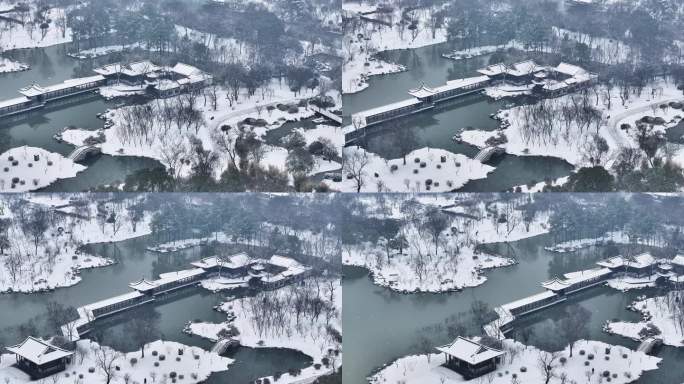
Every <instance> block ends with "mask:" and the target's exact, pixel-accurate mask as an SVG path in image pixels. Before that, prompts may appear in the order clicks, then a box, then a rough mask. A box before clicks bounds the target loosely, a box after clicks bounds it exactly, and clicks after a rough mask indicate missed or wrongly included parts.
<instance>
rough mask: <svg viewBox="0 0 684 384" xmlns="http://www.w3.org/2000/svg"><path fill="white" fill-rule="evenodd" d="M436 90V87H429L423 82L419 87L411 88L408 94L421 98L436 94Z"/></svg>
mask: <svg viewBox="0 0 684 384" xmlns="http://www.w3.org/2000/svg"><path fill="white" fill-rule="evenodd" d="M435 93H436V92H435V90H434V89H432V88H430V87H427V86H426V85H425V84H422V85H421V86H420V87H419V88H416V89H409V91H408V94H409V95H411V96H414V97H417V98H419V99H422V98H425V97H429V96H432V95H434V94H435Z"/></svg>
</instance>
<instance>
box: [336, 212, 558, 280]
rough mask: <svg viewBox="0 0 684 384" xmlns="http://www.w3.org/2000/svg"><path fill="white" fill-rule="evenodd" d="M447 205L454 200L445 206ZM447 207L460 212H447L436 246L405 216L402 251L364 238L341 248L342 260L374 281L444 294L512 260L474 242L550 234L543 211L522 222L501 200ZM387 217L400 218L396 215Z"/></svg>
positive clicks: (480, 278) (402, 231)
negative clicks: (486, 251)
mask: <svg viewBox="0 0 684 384" xmlns="http://www.w3.org/2000/svg"><path fill="white" fill-rule="evenodd" d="M368 203H370V202H368ZM433 204H434V203H433ZM450 204H453V201H450V202H448V203H447V204H446V205H450ZM422 209H423V210H421V211H419V213H421V214H425V212H426V211H424V210H425V209H427V207H423V208H422ZM445 211H447V212H454V213H458V214H461V215H453V216H450V217H451V219H450V221H449V225H448V226H447V229H446V230H444V231H443V233H442V234H441V235H440V240H438V244H439V246H438V247H437V250H436V249H435V242H434V241H433V237H432V235H431V234H430V233H428V232H427V231H426V230H425V229H424V228H423V227H422V226H421V225H420V223H416V222H413V221H411V220H409V221H406V222H404V224H403V226H402V228H401V229H400V233H401V235H402V236H403V237H404V238H405V239H406V241H407V244H408V246H406V247H405V248H404V249H403V251H402V253H399V252H398V251H397V250H394V249H390V250H389V254H388V249H387V248H385V247H383V246H382V244H384V242H383V241H379V243H382V244H371V243H368V242H366V243H362V244H358V245H355V246H352V247H345V249H344V251H343V256H342V259H343V262H344V264H347V265H355V266H361V267H364V268H367V269H368V270H370V271H371V272H372V278H373V282H374V283H375V284H377V285H380V286H384V287H388V288H390V289H392V290H395V291H399V292H418V291H420V292H446V291H452V290H458V289H463V288H466V287H475V286H478V285H481V284H483V283H485V282H486V281H487V278H486V277H485V276H483V271H485V270H487V269H491V268H499V267H505V266H509V265H512V264H514V263H515V261H514V260H512V259H510V258H505V257H500V256H496V255H489V254H483V253H478V252H476V251H475V247H476V246H477V245H478V244H484V243H495V242H503V241H516V240H520V239H524V238H528V237H532V236H537V235H540V234H543V233H546V232H548V228H547V225H546V223H547V221H548V214H547V213H538V214H536V215H535V217H534V218H533V220H532V222H530V223H529V225H525V224H524V223H523V219H522V217H523V213H522V211H519V210H517V209H515V207H514V206H512V205H506V204H503V203H492V204H490V205H488V206H487V205H486V204H485V203H484V202H482V203H480V204H477V205H475V206H470V207H468V208H467V209H465V207H460V206H458V205H456V206H455V207H450V208H446V209H445ZM491 211H496V212H498V214H497V216H499V215H504V214H505V215H506V216H507V222H506V223H500V222H499V221H498V219H497V218H496V217H495V216H490V215H488V212H491ZM391 216H392V217H393V218H395V219H399V220H401V219H402V215H401V214H400V213H397V214H392V215H391ZM467 216H472V217H474V218H470V217H467ZM454 229H455V230H456V231H457V232H456V233H454ZM435 252H436V253H435Z"/></svg>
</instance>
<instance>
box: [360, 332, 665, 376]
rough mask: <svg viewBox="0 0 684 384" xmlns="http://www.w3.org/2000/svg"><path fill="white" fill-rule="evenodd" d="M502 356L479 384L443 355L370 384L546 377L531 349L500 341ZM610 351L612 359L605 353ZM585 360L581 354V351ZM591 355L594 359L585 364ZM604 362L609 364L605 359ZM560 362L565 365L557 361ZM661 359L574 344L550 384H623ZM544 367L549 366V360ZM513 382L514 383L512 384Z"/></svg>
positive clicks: (397, 367) (416, 359)
mask: <svg viewBox="0 0 684 384" xmlns="http://www.w3.org/2000/svg"><path fill="white" fill-rule="evenodd" d="M503 343H504V350H505V351H507V352H508V354H507V355H506V356H504V358H503V360H504V361H503V363H502V364H499V366H498V369H497V370H496V371H494V372H492V373H490V374H488V375H485V376H484V377H483V378H482V379H480V380H481V381H478V379H475V380H471V381H466V380H465V379H464V378H463V377H462V376H461V375H459V374H458V373H456V372H455V371H452V370H451V369H448V368H446V367H443V366H442V364H444V362H445V357H444V354H430V355H412V356H406V357H402V358H400V359H399V360H396V361H395V362H393V363H391V364H390V365H388V366H387V367H385V368H383V369H382V370H381V371H380V372H378V373H377V374H375V375H373V376H372V377H370V379H369V381H370V382H371V383H374V384H380V383H405V384H455V383H465V382H483V383H485V382H486V383H491V384H510V383H511V382H518V383H544V382H545V381H546V380H545V375H544V374H543V373H542V371H541V370H540V369H539V360H540V356H546V357H549V356H551V354H549V353H548V352H544V351H540V350H539V349H537V348H535V347H531V346H525V345H523V344H521V343H518V342H516V341H513V340H504V341H503ZM607 349H610V354H606V350H607ZM581 350H583V351H585V354H584V355H582V354H580V351H581ZM589 354H593V355H594V356H596V358H593V359H591V360H590V359H588V356H589ZM605 357H608V358H609V359H606V358H605ZM562 358H564V359H565V360H564V362H561V361H560V360H561V359H562ZM660 360H661V359H660V358H658V357H653V356H648V355H646V354H645V353H643V352H636V351H632V350H630V349H628V348H625V347H621V346H615V345H610V344H606V343H603V342H600V341H584V340H580V341H578V342H577V343H576V344H575V348H574V350H573V356H572V357H570V353H569V347H567V348H566V349H565V350H564V351H562V352H560V353H557V354H556V358H555V359H554V362H553V363H552V364H550V365H551V367H552V371H553V372H554V374H555V377H552V378H551V380H550V381H549V383H550V384H559V383H561V382H562V381H561V377H562V376H563V375H564V374H565V375H566V381H565V382H566V383H570V382H577V383H601V382H606V381H607V380H606V377H604V375H605V374H606V372H607V375H608V376H609V377H610V382H611V383H617V384H626V383H631V382H633V381H635V380H636V379H638V378H639V376H641V374H642V373H643V372H644V371H650V370H654V369H658V363H659V362H660ZM547 361H548V360H547ZM513 376H515V377H516V378H517V381H512V380H513Z"/></svg>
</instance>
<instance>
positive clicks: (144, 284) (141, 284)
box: [128, 278, 157, 292]
mask: <svg viewBox="0 0 684 384" xmlns="http://www.w3.org/2000/svg"><path fill="white" fill-rule="evenodd" d="M128 286H129V287H131V288H133V289H135V290H136V291H140V292H145V291H149V290H150V289H154V288H156V287H157V284H156V283H155V282H154V281H149V280H147V279H145V278H142V279H140V280H138V281H134V282H132V283H130V284H128Z"/></svg>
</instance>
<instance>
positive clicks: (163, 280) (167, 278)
mask: <svg viewBox="0 0 684 384" xmlns="http://www.w3.org/2000/svg"><path fill="white" fill-rule="evenodd" d="M203 273H204V269H202V268H193V269H184V270H182V271H175V272H168V273H162V274H160V275H159V279H157V280H155V281H154V282H153V283H155V284H157V285H164V284H168V283H173V282H176V281H178V280H183V279H186V278H188V277H195V276H199V275H201V274H203Z"/></svg>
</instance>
